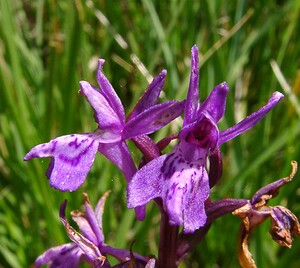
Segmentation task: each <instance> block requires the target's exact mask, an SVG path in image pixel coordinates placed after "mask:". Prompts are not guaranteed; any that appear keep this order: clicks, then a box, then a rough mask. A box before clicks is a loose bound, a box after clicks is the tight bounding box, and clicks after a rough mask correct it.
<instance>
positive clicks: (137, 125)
mask: <svg viewBox="0 0 300 268" xmlns="http://www.w3.org/2000/svg"><path fill="white" fill-rule="evenodd" d="M103 64H104V60H102V59H100V60H99V64H98V71H97V80H98V83H99V86H100V90H99V89H97V88H95V87H93V86H92V85H91V84H90V83H88V82H85V81H81V82H80V87H81V89H80V93H81V94H83V95H84V96H85V97H86V98H87V100H88V102H89V103H90V105H91V106H92V108H93V109H94V112H95V116H94V117H95V120H96V122H97V123H98V128H97V129H96V130H95V131H94V132H92V133H85V134H71V135H66V136H62V137H58V138H56V139H53V140H51V141H50V142H48V143H44V144H40V145H37V146H35V147H33V148H32V149H31V150H30V152H29V153H27V154H26V156H25V157H24V160H30V159H32V158H43V157H51V158H52V161H51V163H50V165H49V167H48V170H47V172H46V175H47V177H48V178H49V179H50V186H51V187H54V188H56V189H58V190H60V191H74V190H77V189H78V188H79V187H80V185H81V184H82V183H83V182H84V181H85V179H86V176H87V174H88V172H89V171H90V169H91V167H92V165H93V162H94V159H95V156H96V152H97V151H99V152H100V153H102V154H103V155H105V156H106V157H107V158H108V159H109V160H111V161H112V162H113V163H114V164H115V165H116V166H117V167H118V168H120V170H121V171H122V172H123V173H124V175H125V178H126V180H127V181H129V180H130V179H131V178H132V176H133V174H134V173H135V172H136V167H135V165H134V162H133V160H132V157H131V155H130V152H129V150H128V147H127V145H126V143H125V140H128V139H131V138H134V137H137V136H140V135H144V134H150V133H153V132H155V131H157V130H158V129H160V128H162V127H163V126H165V125H167V124H168V123H169V122H171V121H172V120H173V119H175V118H176V117H178V116H179V115H180V114H181V113H182V111H183V109H184V104H183V103H182V102H178V101H175V100H172V101H166V102H163V103H160V104H156V103H157V100H158V96H159V93H160V91H161V90H162V88H163V85H164V80H165V76H166V71H165V70H164V71H162V72H161V73H160V74H159V75H158V76H157V77H156V78H155V79H154V80H153V81H152V83H151V84H150V85H149V86H148V89H147V91H146V93H145V94H144V95H143V96H142V98H141V100H140V101H139V102H138V104H137V105H136V107H135V109H134V111H133V112H132V114H131V116H130V118H129V119H128V120H127V121H126V118H125V112H124V108H123V106H122V103H121V101H120V99H119V97H118V96H117V94H116V92H115V91H114V89H113V87H112V85H111V84H110V82H109V81H108V80H107V78H106V77H105V75H104V74H103V72H102V66H103Z"/></svg>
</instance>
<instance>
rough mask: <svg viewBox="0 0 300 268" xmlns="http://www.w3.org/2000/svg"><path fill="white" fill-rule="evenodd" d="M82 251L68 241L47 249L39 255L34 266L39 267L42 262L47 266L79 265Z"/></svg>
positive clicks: (60, 267)
mask: <svg viewBox="0 0 300 268" xmlns="http://www.w3.org/2000/svg"><path fill="white" fill-rule="evenodd" d="M82 254H83V251H82V250H81V249H80V248H79V247H77V245H76V244H74V243H68V244H64V245H61V246H57V247H53V248H50V249H48V250H47V251H46V252H44V253H43V254H42V255H40V256H39V257H38V258H37V259H36V261H35V263H34V264H35V266H34V267H37V268H38V267H41V266H42V265H44V264H49V265H50V266H49V267H53V268H54V267H55V268H64V267H74V268H77V267H79V264H80V262H81V261H80V259H81V256H82Z"/></svg>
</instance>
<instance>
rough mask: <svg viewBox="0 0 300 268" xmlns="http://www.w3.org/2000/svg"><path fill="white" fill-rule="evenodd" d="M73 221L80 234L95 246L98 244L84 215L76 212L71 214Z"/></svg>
mask: <svg viewBox="0 0 300 268" xmlns="http://www.w3.org/2000/svg"><path fill="white" fill-rule="evenodd" d="M71 215H72V219H73V221H75V222H76V224H77V225H78V227H79V229H80V232H81V233H82V234H83V235H84V236H85V237H86V238H87V239H89V240H90V241H91V242H93V243H94V244H95V245H97V243H98V239H97V237H96V235H95V234H94V231H93V230H92V228H91V225H90V223H89V221H88V219H87V217H86V216H85V214H84V213H82V212H81V211H78V210H74V211H72V212H71Z"/></svg>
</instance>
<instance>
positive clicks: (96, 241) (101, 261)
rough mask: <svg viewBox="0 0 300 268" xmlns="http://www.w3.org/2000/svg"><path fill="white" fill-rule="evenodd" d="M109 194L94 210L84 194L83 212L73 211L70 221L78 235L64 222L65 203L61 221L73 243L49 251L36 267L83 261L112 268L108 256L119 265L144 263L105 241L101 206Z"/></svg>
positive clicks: (62, 208) (75, 265)
mask: <svg viewBox="0 0 300 268" xmlns="http://www.w3.org/2000/svg"><path fill="white" fill-rule="evenodd" d="M108 194H109V192H106V193H105V194H104V195H103V196H102V198H101V199H100V200H99V202H98V204H97V206H96V208H95V210H94V209H93V208H92V206H91V204H90V201H89V199H88V196H87V194H86V193H84V194H83V197H84V204H85V213H83V212H81V211H72V212H71V215H72V218H73V220H74V221H75V222H76V223H77V225H78V226H79V229H80V231H81V233H79V232H77V231H76V230H75V229H74V228H73V227H72V226H71V225H70V224H69V222H68V221H67V219H66V216H65V209H66V205H67V202H66V201H65V202H64V203H63V204H62V205H61V208H60V219H61V221H62V223H63V225H64V226H65V228H66V232H67V234H68V236H69V237H70V239H71V240H72V241H73V242H72V243H67V244H64V245H61V246H58V247H54V248H50V249H49V250H47V251H46V252H45V253H43V254H42V255H41V256H39V257H38V258H37V259H36V261H35V267H40V266H42V265H44V264H48V265H49V267H52V268H59V267H74V268H76V267H79V265H80V263H82V262H83V261H86V262H88V263H90V264H92V265H93V267H99V268H100V267H104V268H105V267H111V266H110V265H109V263H108V261H107V260H106V257H105V256H106V255H111V256H113V257H115V258H116V259H118V260H119V261H121V262H126V261H129V260H130V259H131V258H134V259H135V260H137V261H139V262H143V263H146V262H147V260H146V258H144V257H142V256H140V255H138V254H134V255H133V254H132V253H131V252H130V251H127V250H123V249H117V248H113V247H111V246H108V245H107V244H105V242H104V235H103V230H102V216H103V210H104V204H105V201H106V198H107V196H108Z"/></svg>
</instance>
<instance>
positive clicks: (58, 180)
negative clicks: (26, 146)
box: [24, 134, 99, 191]
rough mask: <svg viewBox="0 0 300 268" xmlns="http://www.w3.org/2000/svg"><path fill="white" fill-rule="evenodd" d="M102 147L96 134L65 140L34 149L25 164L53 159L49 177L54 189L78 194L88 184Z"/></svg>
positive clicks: (76, 136) (79, 135) (74, 135)
mask: <svg viewBox="0 0 300 268" xmlns="http://www.w3.org/2000/svg"><path fill="white" fill-rule="evenodd" d="M98 144H99V143H98V141H96V140H95V136H94V135H93V134H72V135H67V136H62V137H58V138H56V139H53V140H51V141H50V142H48V143H44V144H40V145H37V146H35V147H33V148H32V149H31V150H30V152H29V153H27V154H26V155H25V157H24V160H30V159H32V158H43V157H51V158H52V160H51V163H50V165H49V167H48V170H47V173H46V175H47V177H48V178H49V179H50V185H51V187H54V188H56V189H58V190H60V191H74V190H77V189H78V188H79V186H80V185H81V184H82V183H83V182H84V181H85V179H86V176H87V174H88V172H89V171H90V169H91V167H92V165H93V162H94V159H95V155H96V152H97V149H98Z"/></svg>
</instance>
